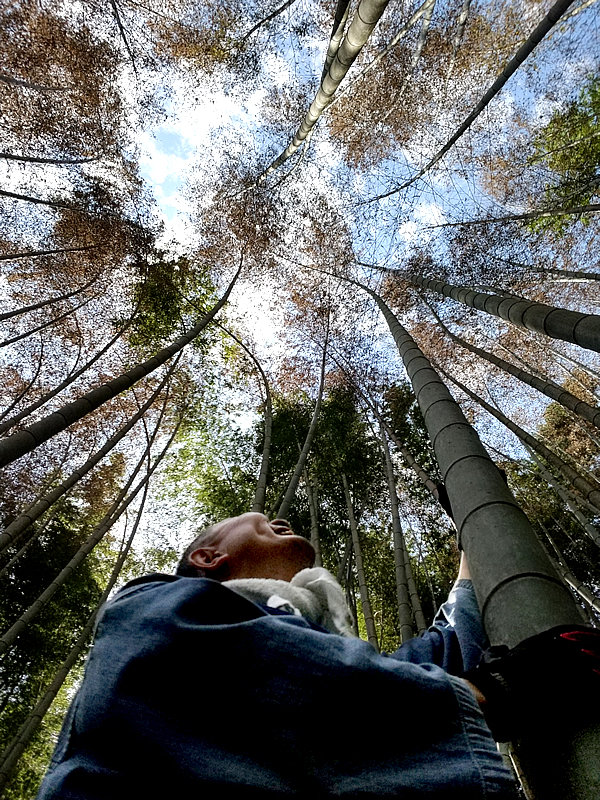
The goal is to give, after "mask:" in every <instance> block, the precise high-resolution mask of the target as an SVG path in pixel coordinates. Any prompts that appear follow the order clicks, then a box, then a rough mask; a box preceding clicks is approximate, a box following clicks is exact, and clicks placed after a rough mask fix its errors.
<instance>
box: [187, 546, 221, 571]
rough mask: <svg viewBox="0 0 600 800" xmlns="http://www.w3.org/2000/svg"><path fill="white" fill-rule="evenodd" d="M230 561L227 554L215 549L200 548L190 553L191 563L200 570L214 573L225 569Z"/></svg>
mask: <svg viewBox="0 0 600 800" xmlns="http://www.w3.org/2000/svg"><path fill="white" fill-rule="evenodd" d="M228 560H229V555H228V554H227V553H220V552H219V551H218V550H217V549H216V548H214V547H199V548H198V549H197V550H194V551H193V552H192V553H190V556H189V561H190V563H191V564H193V565H194V566H195V567H198V569H202V570H204V571H205V572H214V571H216V570H218V569H220V568H221V567H223V566H224V565H225V564H226V563H227V561H228Z"/></svg>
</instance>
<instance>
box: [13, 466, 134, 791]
mask: <svg viewBox="0 0 600 800" xmlns="http://www.w3.org/2000/svg"><path fill="white" fill-rule="evenodd" d="M122 471H123V464H122V462H121V460H120V459H119V458H115V459H113V460H112V462H109V463H108V464H106V465H104V466H103V468H101V469H100V470H98V471H97V472H96V473H93V474H92V475H90V476H88V478H87V480H85V482H82V483H81V484H79V485H78V486H77V488H76V489H75V490H74V491H73V492H72V494H71V495H70V497H69V498H68V499H64V498H63V499H62V500H61V501H59V502H58V503H57V504H56V505H55V506H54V508H53V510H52V516H51V518H50V521H49V522H48V524H47V526H46V527H45V528H43V525H44V523H43V521H38V522H37V523H35V525H34V526H33V528H32V530H31V531H30V532H32V533H33V532H36V531H39V530H41V529H42V528H43V530H42V532H41V534H40V535H39V536H38V538H37V539H36V540H34V541H32V543H31V544H30V546H29V548H28V549H27V550H26V551H25V552H24V553H23V555H22V556H21V557H20V558H19V560H18V561H17V562H16V563H15V564H14V565H13V566H12V567H11V568H10V569H9V570H8V572H7V573H6V575H5V576H4V577H3V578H2V580H1V581H0V594H1V596H2V600H3V602H2V606H1V607H0V626H1V627H2V629H3V630H6V629H7V628H9V627H10V626H11V625H12V624H13V623H14V622H15V620H16V619H17V618H18V617H19V616H20V615H21V614H22V613H23V612H24V611H25V610H26V609H27V608H28V607H29V606H30V605H31V604H32V603H33V602H34V601H35V600H36V599H37V598H38V597H39V595H40V594H41V593H42V592H43V591H44V589H46V587H47V586H48V585H49V584H50V582H51V581H52V579H54V578H55V577H56V576H57V575H58V573H59V572H60V571H61V570H62V569H63V567H64V566H65V565H66V564H67V563H68V561H69V560H70V559H71V558H72V557H73V556H74V555H75V553H76V552H77V550H78V549H79V547H80V546H81V545H82V544H83V542H84V541H85V540H86V539H87V537H88V535H89V533H90V530H91V528H93V526H94V525H96V524H97V523H98V521H99V520H100V519H101V517H102V516H103V515H104V513H105V512H106V509H107V505H108V504H109V503H110V502H111V500H112V498H113V496H114V494H115V493H116V487H117V485H118V483H119V481H120V478H121V476H122ZM56 480H57V481H59V480H60V478H58V477H57V478H56ZM0 512H3V513H2V516H3V520H4V522H6V521H8V520H9V519H10V518H11V517H12V516H13V513H14V512H13V510H12V508H11V503H10V501H9V503H8V504H7V505H6V506H5V504H4V501H3V498H1V497H0ZM21 545H22V542H21ZM21 545H17V547H19V546H21ZM13 554H14V553H13V552H11V553H10V556H12V555H13ZM115 560H116V552H115V550H114V548H113V543H112V541H111V539H110V537H106V539H105V540H103V541H102V542H101V543H100V544H99V545H97V547H96V548H95V549H94V550H93V551H92V553H91V554H90V555H88V557H87V558H86V559H85V560H84V561H83V563H82V564H81V565H80V566H79V567H78V569H76V570H75V572H74V573H73V575H72V576H71V577H70V578H69V579H68V580H67V582H66V583H65V585H64V586H63V587H62V588H61V589H60V590H59V591H58V592H57V594H56V595H55V596H54V598H53V600H52V602H51V603H49V604H48V605H46V606H45V607H44V608H43V609H42V611H41V612H40V613H39V614H38V615H37V616H36V617H35V619H34V620H33V621H32V623H31V624H30V625H29V626H28V627H27V628H26V629H25V631H24V632H23V633H22V634H21V635H20V636H19V638H18V639H17V642H16V644H15V646H14V648H13V650H12V651H11V653H10V655H9V657H8V658H4V659H3V661H2V663H1V665H0V682H1V684H2V687H1V689H0V707H2V708H3V716H2V721H1V724H0V750H3V749H4V748H5V747H6V745H7V744H8V742H9V741H11V739H12V737H13V736H14V735H15V733H16V732H17V730H18V728H19V726H20V725H21V724H22V722H23V720H24V719H25V717H26V716H27V714H28V713H29V711H30V710H31V708H32V707H33V706H34V705H35V703H36V702H37V701H38V700H39V698H40V697H41V696H42V695H43V693H44V691H45V689H46V687H47V685H48V684H49V683H50V682H51V681H52V679H53V677H54V674H55V673H56V671H57V669H58V668H59V667H60V665H61V664H62V662H63V661H64V660H65V658H66V657H67V655H68V654H69V652H70V650H71V648H72V647H73V645H74V644H75V642H76V640H77V637H78V636H79V634H80V632H81V630H82V628H83V627H84V625H85V623H86V622H87V620H88V618H89V616H90V614H91V613H92V612H93V611H94V609H95V608H96V606H97V604H98V601H99V599H100V595H101V594H102V590H103V588H104V586H105V585H106V581H107V578H108V574H109V572H110V570H111V569H112V565H113V564H114V561H115ZM84 657H85V649H84V650H83V652H82V655H81V657H80V658H79V661H78V664H77V665H76V667H75V670H74V672H73V673H72V674H71V675H70V676H69V678H68V679H67V681H66V684H65V692H66V691H67V689H68V688H69V687H72V686H73V684H74V682H75V680H76V679H77V676H78V674H79V673H78V668H80V667H81V665H82V663H83V659H84ZM65 692H63V693H62V694H61V695H59V697H58V698H57V700H56V701H55V703H54V705H53V707H52V709H51V711H50V712H49V715H48V717H47V719H46V720H45V722H44V728H43V729H42V730H41V731H38V733H37V734H36V736H35V737H34V739H33V740H32V742H31V743H30V745H29V747H28V749H27V750H26V752H25V754H24V757H23V759H22V760H21V761H20V763H19V767H18V769H17V771H16V773H15V775H14V777H13V780H12V781H11V784H10V787H9V789H8V790H7V791H8V794H7V795H6V796H7V797H9V798H11V800H12V799H13V798H14V800H17V798H29V797H32V796H33V795H35V792H36V789H37V785H38V784H39V782H40V780H41V778H42V776H43V774H44V771H45V769H46V766H47V763H48V760H49V758H50V756H51V753H52V749H53V746H54V742H55V740H56V736H57V735H58V730H59V728H60V723H61V720H62V716H63V714H64V712H65V711H66V706H67V703H68V700H67V696H66V694H65Z"/></svg>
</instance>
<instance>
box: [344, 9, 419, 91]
mask: <svg viewBox="0 0 600 800" xmlns="http://www.w3.org/2000/svg"><path fill="white" fill-rule="evenodd" d="M430 5H431V2H430V0H425V2H424V3H422V4H421V5H420V6H419V8H418V9H417V10H416V11H415V13H414V14H413V15H412V16H411V17H409V19H408V20H407V21H406V22H405V23H404V25H403V26H402V27H401V28H400V30H399V31H398V33H397V34H396V35H395V36H394V37H393V39H391V40H390V43H389V44H388V45H387V46H386V47H385V48H384V49H383V50H382V51H381V52H380V53H378V54H377V55H376V56H375V58H374V59H373V60H372V61H369V63H368V64H366V65H365V66H364V67H363V68H362V69H361V70H360V72H359V73H358V75H357V76H356V77H355V78H354V80H352V81H351V82H350V83H348V84H345V85H344V88H343V89H340V90H339V91H338V92H336V94H335V96H334V98H333V99H332V101H331V103H330V104H329V106H332V105H334V104H335V103H336V102H337V101H338V100H339V99H340V97H343V95H345V94H346V93H347V92H349V91H352V88H353V87H354V86H355V85H356V83H357V82H358V81H361V80H362V79H363V78H364V77H366V75H367V74H368V73H369V72H371V70H373V69H374V68H375V67H376V66H377V64H379V62H380V61H381V60H382V59H383V58H385V57H386V56H387V54H388V53H390V52H391V51H392V50H393V49H394V47H395V46H396V45H397V44H398V42H399V41H400V40H401V39H403V38H404V37H405V36H406V34H407V33H408V32H409V30H410V29H411V28H412V27H413V26H414V25H415V23H417V22H418V21H419V20H420V19H421V17H422V16H423V15H424V14H425V12H426V11H427V10H428V8H429V7H430Z"/></svg>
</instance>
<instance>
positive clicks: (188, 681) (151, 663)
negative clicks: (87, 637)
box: [38, 575, 515, 800]
mask: <svg viewBox="0 0 600 800" xmlns="http://www.w3.org/2000/svg"><path fill="white" fill-rule="evenodd" d="M484 645H485V638H484V635H483V632H482V630H481V624H480V622H479V613H478V609H477V603H476V601H475V597H474V593H473V590H472V588H471V586H470V582H468V581H467V582H463V581H461V582H459V584H458V585H457V586H456V587H455V589H454V590H453V591H452V593H451V595H450V597H449V600H448V602H447V603H445V604H444V606H442V608H441V610H440V613H439V614H438V617H437V618H436V622H435V624H434V626H433V627H432V628H430V630H429V631H428V632H427V633H425V634H424V635H423V636H422V637H419V638H417V639H415V640H412V641H411V642H408V643H407V644H405V645H403V646H402V647H401V648H400V649H399V650H398V651H396V652H395V653H393V654H391V655H389V656H386V655H379V654H377V653H375V651H374V650H373V648H372V647H371V646H370V645H369V644H368V643H367V642H364V641H362V640H359V639H352V638H346V637H342V636H336V635H335V634H331V633H328V632H326V631H324V630H322V629H320V628H319V627H318V626H316V625H313V624H312V623H311V622H309V621H308V620H306V619H304V618H303V617H298V616H293V615H281V614H271V613H269V612H268V611H267V610H266V609H263V608H261V607H260V606H258V605H256V604H254V603H252V602H250V601H249V600H246V599H245V598H243V597H241V595H239V594H237V593H236V592H235V591H233V590H231V589H229V588H227V587H225V586H223V585H221V584H220V583H217V582H215V581H212V580H208V579H199V578H181V577H173V576H168V575H153V576H148V577H146V578H144V579H139V580H137V581H133V582H132V583H130V584H128V585H127V586H126V587H125V588H124V589H122V590H121V591H120V592H119V593H118V594H117V595H115V597H114V598H113V599H112V600H111V601H109V602H108V603H107V604H106V605H105V606H104V608H103V609H102V611H101V613H100V615H99V620H98V623H97V631H96V638H95V643H94V646H93V648H92V651H91V653H90V656H89V658H88V662H87V666H86V671H85V677H84V680H83V683H82V685H81V688H80V689H79V692H78V694H77V696H76V698H75V700H74V701H73V703H72V705H71V708H70V709H69V712H68V714H67V718H66V720H65V723H64V725H63V729H62V732H61V735H60V738H59V741H58V744H57V747H56V750H55V753H54V756H53V759H52V763H51V766H50V769H49V771H48V774H47V776H46V778H45V779H44V782H43V784H42V787H41V789H40V793H39V795H38V800H50V798H63V799H65V800H66V799H68V800H70V799H71V798H73V799H74V798H77V800H83V799H84V798H85V800H120V799H121V798H123V800H124V799H125V798H127V799H128V800H132V798H138V797H141V798H146V799H147V798H157V799H158V798H161V800H163V798H171V797H173V798H178V800H179V798H183V797H185V796H186V795H188V796H189V797H213V796H216V795H217V794H219V795H221V794H222V795H223V797H227V798H229V797H234V798H258V797H261V798H263V797H265V798H266V797H273V798H276V797H277V798H279V797H286V796H288V795H296V796H306V797H310V798H311V800H312V798H313V797H330V796H334V797H336V796H341V795H345V796H349V797H353V796H359V795H360V797H361V798H369V797H382V796H386V795H400V796H402V797H403V798H421V797H424V796H428V797H435V798H436V799H439V798H455V797H456V798H458V797H460V798H461V800H471V798H495V799H496V798H498V799H500V798H502V800H504V799H505V798H513V797H514V796H515V795H514V786H513V783H512V779H511V777H510V775H509V773H508V771H507V770H506V768H505V767H504V766H503V764H502V761H501V758H500V756H499V755H498V753H497V751H496V747H495V744H494V742H493V740H492V737H491V735H490V733H489V730H488V729H487V727H486V725H485V723H484V721H483V717H482V715H481V712H480V710H479V707H478V705H477V703H476V702H475V700H474V698H473V696H472V694H471V692H470V691H469V690H468V689H467V688H466V686H465V685H464V684H463V683H462V681H460V680H459V679H457V678H455V677H453V676H452V675H451V674H449V673H450V672H452V671H462V669H463V668H469V667H470V666H472V665H473V662H474V660H476V659H477V658H478V654H479V652H480V649H481V647H483V646H484ZM447 670H449V671H447Z"/></svg>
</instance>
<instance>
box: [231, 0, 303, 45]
mask: <svg viewBox="0 0 600 800" xmlns="http://www.w3.org/2000/svg"><path fill="white" fill-rule="evenodd" d="M295 2H296V0H286V1H285V3H283V5H281V6H279V8H276V9H275V11H273V12H271V13H270V14H267V16H266V17H264V18H263V19H261V20H260V22H257V23H256V25H254V26H253V27H252V28H250V30H249V31H248V33H245V34H244V35H243V36H242V38H241V42H242V44H243V43H244V42H245V41H246V40H247V39H249V38H250V37H251V36H252V34H253V33H256V31H257V30H258V29H259V28H260V27H262V26H263V25H266V24H267V22H270V21H271V20H272V19H275V17H278V16H279V15H280V14H283V12H284V11H285V10H286V9H288V8H289V7H290V6H292V5H293V4H294V3H295Z"/></svg>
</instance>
